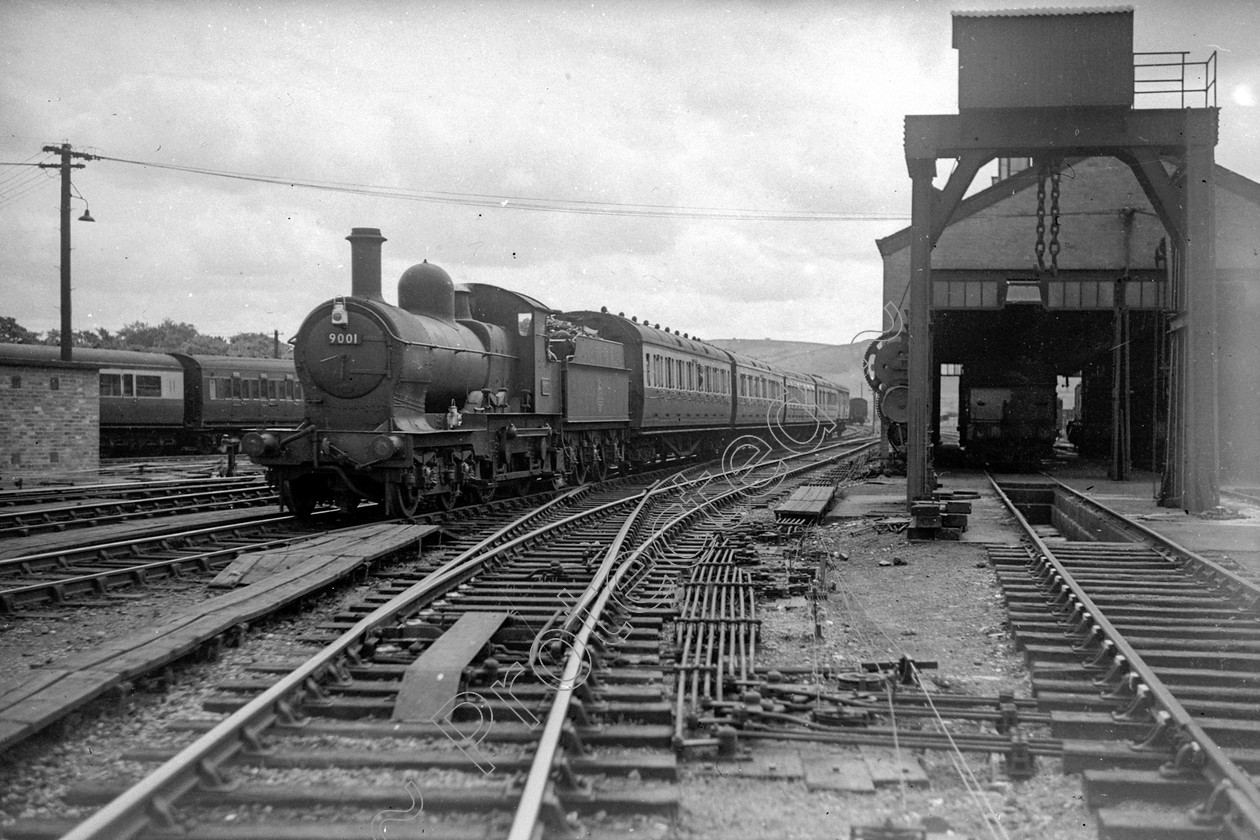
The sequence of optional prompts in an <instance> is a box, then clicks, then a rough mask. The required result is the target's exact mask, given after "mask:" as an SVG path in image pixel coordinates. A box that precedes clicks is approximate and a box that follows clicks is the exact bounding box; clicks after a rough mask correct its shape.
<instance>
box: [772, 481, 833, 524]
mask: <svg viewBox="0 0 1260 840" xmlns="http://www.w3.org/2000/svg"><path fill="white" fill-rule="evenodd" d="M835 494H836V488H835V487H833V486H820V485H806V486H804V487H797V488H796V489H795V490H793V491H792V493H791V494H790V495H789V496H788V498H787V499H786V500H785V501H784V502H782V503H781V504H780V505H778V506H777V507H776V508H775V509H774V513H775V516H815V517H817V516H822V515H823V514H824V513H826V511H827V508H828V507H830V506H831V502H832V500H833V499H834V498H835Z"/></svg>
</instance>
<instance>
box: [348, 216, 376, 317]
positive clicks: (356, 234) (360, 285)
mask: <svg viewBox="0 0 1260 840" xmlns="http://www.w3.org/2000/svg"><path fill="white" fill-rule="evenodd" d="M346 239H347V240H349V241H350V294H352V295H354V296H355V297H364V298H368V299H370V300H380V301H383V300H384V298H383V297H381V243H382V242H384V241H385V237H383V236H381V229H380V228H351V229H350V235H349V236H347V237H346Z"/></svg>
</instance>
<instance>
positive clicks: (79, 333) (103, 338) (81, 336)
mask: <svg viewBox="0 0 1260 840" xmlns="http://www.w3.org/2000/svg"><path fill="white" fill-rule="evenodd" d="M40 343H41V344H51V345H59V344H61V330H49V331H48V332H46V333H44V338H43V340H42V341H41V342H40ZM70 344H71V345H72V346H74V347H90V348H93V349H99V350H122V349H125V348H124V347H123V345H122V343H121V342H120V341H119V340H118V338H117V337H116V336H113V335H110V332H109V330H107V329H105V328H104V327H101V328H100V329H98V330H97V331H96V332H92V331H91V330H75V331H74V332H72V333H70Z"/></svg>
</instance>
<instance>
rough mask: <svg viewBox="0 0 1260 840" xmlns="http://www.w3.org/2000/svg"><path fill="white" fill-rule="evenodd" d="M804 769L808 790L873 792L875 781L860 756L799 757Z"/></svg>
mask: <svg viewBox="0 0 1260 840" xmlns="http://www.w3.org/2000/svg"><path fill="white" fill-rule="evenodd" d="M801 765H802V767H803V768H804V771H805V787H806V788H808V789H809V790H843V791H850V792H854V793H874V792H875V782H874V781H872V779H871V774H870V771H869V770H867V769H866V762H865V761H863V760H862V759H861V757H860V756H829V757H825V758H806V757H804V756H802V757H801Z"/></svg>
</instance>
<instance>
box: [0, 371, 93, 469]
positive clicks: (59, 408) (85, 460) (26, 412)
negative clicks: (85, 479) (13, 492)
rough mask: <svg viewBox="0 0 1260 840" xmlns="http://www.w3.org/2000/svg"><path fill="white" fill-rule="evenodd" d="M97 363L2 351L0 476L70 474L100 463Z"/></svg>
mask: <svg viewBox="0 0 1260 840" xmlns="http://www.w3.org/2000/svg"><path fill="white" fill-rule="evenodd" d="M97 368H98V366H97V365H92V364H83V363H80V362H61V361H50V362H44V361H34V360H31V359H23V358H16V357H13V356H10V355H6V354H4V353H3V351H0V481H2V482H3V486H4V487H5V488H6V489H9V488H11V487H13V483H14V481H16V480H17V479H21V480H22V481H23V483H25V484H28V485H30V484H36V483H38V482H39V481H40V480H41V479H45V480H48V479H52V480H57V479H66V478H75V477H81V476H82V475H83V474H85V473H95V472H96V471H97V470H99V469H100V402H101V401H100V375H99V373H98V370H97Z"/></svg>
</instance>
